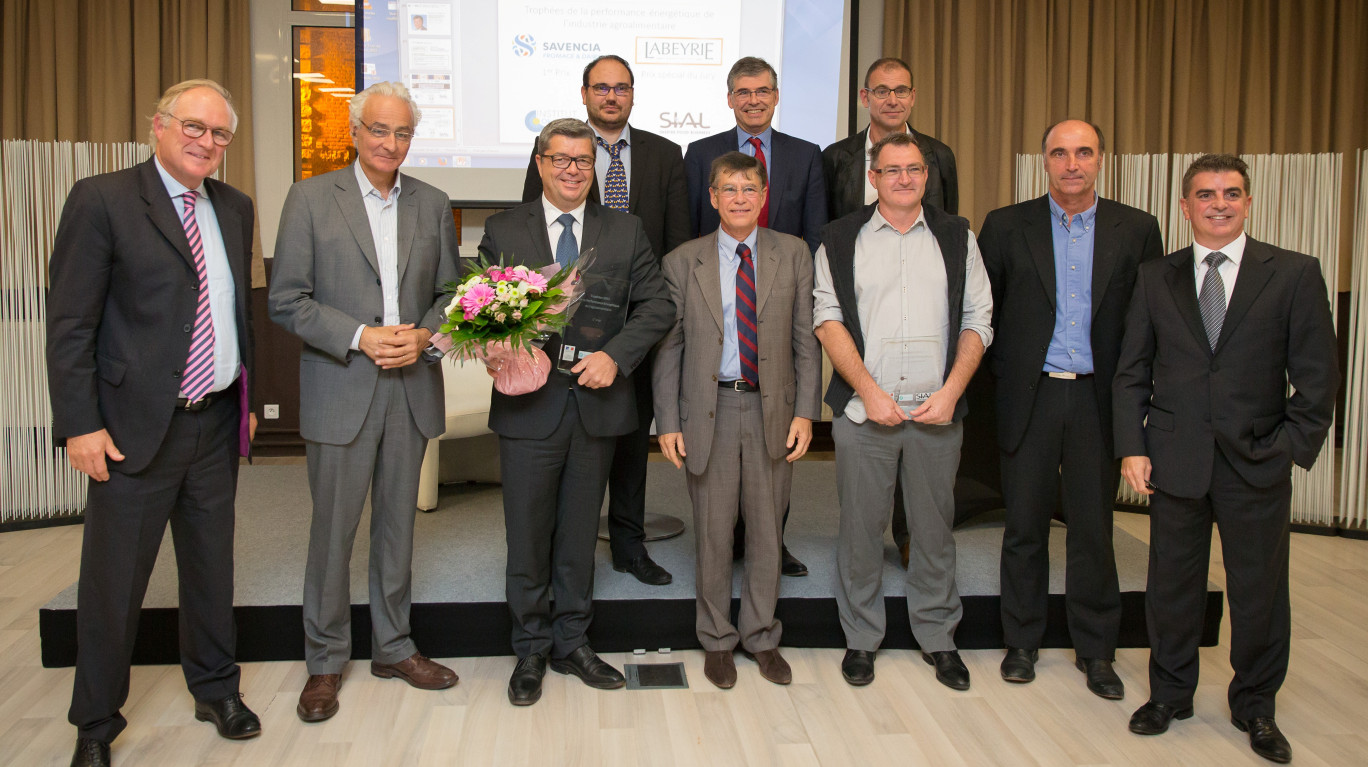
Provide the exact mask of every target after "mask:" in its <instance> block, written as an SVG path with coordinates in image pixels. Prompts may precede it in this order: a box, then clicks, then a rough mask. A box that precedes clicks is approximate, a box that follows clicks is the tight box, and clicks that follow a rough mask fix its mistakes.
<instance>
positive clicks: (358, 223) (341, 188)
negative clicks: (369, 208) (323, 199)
mask: <svg viewBox="0 0 1368 767" xmlns="http://www.w3.org/2000/svg"><path fill="white" fill-rule="evenodd" d="M335 178H336V187H335V188H334V189H333V199H335V200H336V201H337V207H338V208H339V210H340V211H341V213H342V220H343V221H346V222H347V227H348V228H350V229H351V233H352V237H353V238H355V239H356V245H357V247H359V248H361V255H363V256H365V257H366V261H367V262H368V263H369V264H370V266H371V269H373V270H375V273H376V275H379V274H380V259H378V258H377V257H376V255H375V238H373V237H372V236H371V229H370V216H367V215H366V204H365V203H364V202H362V201H361V187H360V186H359V185H357V183H356V171H355V170H353V169H352V168H350V167H348V168H347V169H346V171H345V172H343V173H338V174H337V176H336V177H335Z"/></svg>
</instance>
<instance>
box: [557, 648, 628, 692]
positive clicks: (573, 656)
mask: <svg viewBox="0 0 1368 767" xmlns="http://www.w3.org/2000/svg"><path fill="white" fill-rule="evenodd" d="M551 670H552V671H554V672H556V673H557V674H574V675H575V676H577V677H579V678H580V680H581V681H582V682H584V683H585V684H587V685H589V686H590V687H593V688H595V689H598V690H615V689H617V688H619V687H622V686H624V685H626V684H627V678H626V677H624V676H623V675H622V672H621V671H618V670H617V669H615V668H613V667H612V666H610V665H608V664H607V663H604V662H603V659H601V658H599V656H598V655H596V654H594V651H593V650H591V649H589V645H587V644H584V645H580V646H579V647H578V648H577V649H576V650H575V651H574V652H572V653H570V654H569V655H567V656H565V657H564V658H560V659H554V660H552V661H551Z"/></svg>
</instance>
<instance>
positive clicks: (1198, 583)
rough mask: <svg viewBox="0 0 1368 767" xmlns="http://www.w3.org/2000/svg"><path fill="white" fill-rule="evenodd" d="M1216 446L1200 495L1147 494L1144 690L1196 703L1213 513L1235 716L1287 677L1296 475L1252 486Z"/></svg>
mask: <svg viewBox="0 0 1368 767" xmlns="http://www.w3.org/2000/svg"><path fill="white" fill-rule="evenodd" d="M1215 453H1216V458H1215V463H1214V466H1213V467H1212V473H1211V487H1210V489H1209V490H1208V492H1207V494H1206V495H1204V496H1202V497H1201V498H1179V497H1177V496H1173V495H1169V494H1167V493H1164V492H1162V491H1156V492H1155V493H1154V495H1152V496H1150V558H1149V589H1148V591H1147V592H1146V594H1145V619H1146V621H1147V622H1148V628H1149V640H1150V664H1149V677H1150V700H1153V701H1156V702H1159V703H1166V704H1168V705H1171V706H1175V707H1187V706H1190V705H1192V696H1193V693H1194V692H1195V691H1196V689H1197V672H1198V666H1199V660H1198V651H1197V647H1198V644H1199V642H1200V640H1201V635H1202V616H1203V614H1204V607H1205V604H1206V583H1207V573H1208V566H1209V558H1210V552H1211V523H1212V521H1213V520H1214V521H1215V523H1216V525H1217V527H1218V528H1219V529H1220V531H1221V556H1222V558H1223V559H1224V560H1225V572H1226V595H1227V597H1228V598H1229V600H1230V666H1231V668H1232V669H1233V670H1234V672H1235V675H1234V678H1233V679H1231V681H1230V688H1229V691H1228V698H1229V701H1230V713H1231V714H1232V715H1233V716H1235V717H1237V718H1240V719H1251V718H1253V717H1256V716H1274V715H1275V711H1274V698H1275V697H1276V696H1277V693H1278V689H1279V688H1281V687H1282V683H1283V679H1285V678H1286V677H1287V659H1288V654H1289V649H1290V646H1291V633H1292V608H1291V603H1290V601H1289V598H1288V584H1287V580H1288V575H1287V567H1288V548H1289V537H1290V536H1289V532H1290V529H1291V503H1292V477H1291V474H1290V473H1289V474H1288V476H1287V477H1285V478H1284V479H1283V480H1282V481H1281V482H1279V483H1278V484H1277V485H1275V486H1273V487H1265V488H1259V487H1253V486H1251V485H1250V484H1249V483H1247V482H1245V480H1244V478H1243V477H1241V476H1240V475H1239V473H1238V472H1236V471H1235V468H1234V467H1233V466H1231V465H1230V462H1229V461H1228V460H1226V458H1225V456H1224V455H1222V454H1221V451H1220V449H1219V448H1218V449H1217V450H1216V451H1215ZM1157 472H1158V469H1156V473H1157ZM1226 533H1229V535H1226Z"/></svg>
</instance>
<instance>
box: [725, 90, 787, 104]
mask: <svg viewBox="0 0 1368 767" xmlns="http://www.w3.org/2000/svg"><path fill="white" fill-rule="evenodd" d="M778 92H779V89H778V88H756V89H755V90H751V89H750V88H740V89H738V90H734V91H732V95H733V96H735V97H736V98H737V99H738V100H740V101H745V100H747V99H749V98H750V97H751V96H754V97H756V98H757V99H767V98H769V97H770V96H772V95H774V94H775V93H778Z"/></svg>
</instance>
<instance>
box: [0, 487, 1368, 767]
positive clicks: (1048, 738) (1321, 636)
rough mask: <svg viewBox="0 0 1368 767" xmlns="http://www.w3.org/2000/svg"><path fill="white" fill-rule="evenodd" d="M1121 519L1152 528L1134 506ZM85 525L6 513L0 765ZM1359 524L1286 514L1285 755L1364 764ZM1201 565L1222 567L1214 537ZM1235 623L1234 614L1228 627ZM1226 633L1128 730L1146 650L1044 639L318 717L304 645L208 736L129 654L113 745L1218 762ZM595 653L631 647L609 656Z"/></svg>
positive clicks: (326, 754) (356, 689)
mask: <svg viewBox="0 0 1368 767" xmlns="http://www.w3.org/2000/svg"><path fill="white" fill-rule="evenodd" d="M1118 520H1119V521H1118V524H1120V525H1122V526H1123V527H1124V528H1125V529H1126V530H1127V531H1128V532H1131V533H1132V534H1134V535H1136V536H1138V537H1140V538H1141V539H1147V538H1148V524H1147V519H1146V518H1145V517H1141V516H1134V515H1129V514H1119V515H1118ZM80 535H81V528H80V527H62V528H50V529H44V530H33V531H24V532H11V533H4V534H0V764H5V765H24V766H25V767H27V766H29V765H65V764H66V763H67V762H68V760H69V759H70V758H71V748H72V745H73V743H74V739H75V729H74V728H72V727H71V725H69V724H68V723H67V721H66V710H67V705H68V703H69V700H70V696H71V681H72V670H71V669H44V668H42V667H41V666H40V664H39V655H38V608H39V607H40V606H41V605H42V604H44V603H45V602H46V601H47V600H48V599H50V598H51V597H52V596H53V595H54V594H56V593H57V592H58V591H60V590H62V589H64V588H66V587H67V586H68V585H70V584H71V583H72V582H73V581H74V580H75V578H76V573H77V564H78V559H79V550H80ZM1365 567H1368V542H1364V541H1353V540H1346V539H1343V538H1331V537H1320V536H1310V535H1294V536H1293V539H1292V608H1293V609H1292V619H1293V626H1292V637H1293V646H1292V668H1291V673H1290V674H1289V676H1288V680H1287V684H1286V685H1285V686H1284V687H1283V690H1282V693H1281V695H1280V696H1279V698H1278V703H1279V707H1278V722H1279V723H1280V724H1281V726H1282V728H1283V730H1284V732H1285V733H1286V734H1287V735H1288V737H1289V738H1290V740H1291V741H1292V746H1293V752H1294V754H1295V755H1296V761H1295V764H1299V765H1352V764H1360V765H1361V764H1368V738H1365V735H1364V733H1365V728H1364V726H1363V719H1362V717H1363V715H1364V714H1365V713H1368V642H1366V641H1364V627H1365V626H1368V600H1366V599H1365V597H1364V596H1363V595H1364V594H1368V573H1365ZM1212 579H1213V580H1214V581H1216V582H1217V583H1224V573H1223V571H1222V569H1221V565H1220V547H1219V545H1216V546H1214V547H1213V551H1212ZM1221 636H1222V638H1223V639H1224V638H1227V637H1228V636H1229V625H1228V624H1227V625H1224V626H1223V627H1222V629H1221ZM1228 649H1229V646H1228V644H1227V643H1226V642H1224V641H1223V642H1222V644H1221V645H1220V646H1219V647H1215V648H1208V649H1205V650H1203V652H1202V674H1203V684H1202V686H1201V688H1200V689H1199V690H1198V693H1197V703H1196V706H1197V716H1196V717H1195V718H1193V719H1190V720H1188V721H1185V722H1177V723H1175V724H1174V727H1173V728H1172V729H1171V730H1170V731H1169V732H1168V733H1167V734H1166V735H1162V736H1158V737H1151V738H1145V737H1140V736H1136V735H1132V734H1130V733H1129V732H1128V731H1127V730H1126V721H1127V719H1128V718H1129V716H1130V714H1131V712H1132V711H1133V710H1134V709H1135V708H1136V707H1137V706H1139V705H1140V704H1141V703H1143V702H1144V700H1145V697H1146V682H1145V679H1146V677H1145V664H1146V662H1147V659H1148V655H1149V653H1148V651H1147V650H1122V651H1120V652H1119V653H1118V655H1119V657H1118V671H1119V672H1120V674H1121V676H1122V678H1123V679H1124V680H1125V681H1126V684H1127V695H1126V699H1125V700H1123V701H1117V702H1111V701H1104V700H1102V699H1100V698H1096V697H1094V696H1093V695H1091V694H1090V693H1088V692H1087V691H1086V690H1085V689H1084V687H1083V678H1082V675H1081V674H1080V673H1079V672H1078V671H1076V670H1075V669H1074V668H1073V665H1072V661H1073V653H1072V652H1071V651H1065V650H1046V651H1044V652H1042V653H1041V659H1040V664H1039V666H1038V672H1039V677H1038V679H1037V680H1036V682H1035V683H1033V684H1030V685H1008V684H1005V683H1004V682H1002V681H1001V679H1000V678H999V677H998V672H997V666H998V663H999V661H1000V660H1001V652H1000V651H996V650H994V651H974V652H966V653H964V658H965V662H966V663H967V664H968V665H969V669H970V672H971V674H972V676H973V688H972V689H971V690H970V691H968V692H964V693H956V692H953V691H951V690H948V689H946V688H944V687H942V686H940V685H939V684H937V683H936V682H935V680H934V678H933V676H932V672H931V669H930V667H928V666H926V665H925V664H923V663H922V661H921V659H920V657H919V656H917V655H914V654H913V653H911V652H905V651H888V652H883V653H880V654H879V656H878V664H877V671H878V677H877V679H876V681H875V682H874V684H872V685H870V686H869V687H866V688H862V689H855V688H852V687H849V686H848V685H846V684H845V682H844V681H842V679H841V675H840V669H839V662H840V658H841V652H840V651H839V650H786V651H785V655H786V657H787V658H788V659H789V661H790V662H791V663H792V665H793V677H794V684H793V685H791V686H789V687H777V686H775V685H771V684H769V683H767V682H765V681H764V680H762V679H761V678H760V676H759V674H758V672H757V670H756V668H755V666H754V664H753V663H751V662H749V661H746V660H744V659H738V667H739V671H740V679H739V681H738V683H737V686H736V688H735V689H733V690H731V691H728V692H722V691H718V690H716V689H714V688H713V687H712V685H710V684H708V683H707V681H706V680H705V679H704V678H703V669H702V664H703V656H702V653H700V652H697V651H689V652H679V653H675V654H673V655H672V656H668V657H659V656H648V660H676V661H678V660H682V661H683V662H684V664H685V667H686V669H687V673H688V675H689V679H690V681H691V682H692V684H693V688H692V689H689V690H669V691H653V692H626V691H612V692H598V691H594V690H590V689H588V688H586V687H585V686H584V685H582V684H580V683H579V682H578V680H571V679H569V678H567V677H562V676H559V675H556V674H554V673H552V674H548V676H547V680H546V685H545V694H544V695H543V697H542V700H541V702H540V703H538V704H537V705H535V706H533V707H531V708H529V709H517V708H514V707H512V706H510V705H509V704H508V701H507V699H506V698H505V693H504V689H505V685H506V684H507V681H508V675H509V673H510V672H511V670H512V667H513V659H512V658H511V657H499V658H461V659H455V660H452V661H450V665H451V666H452V667H454V668H455V669H456V671H457V673H459V674H460V676H461V681H460V684H458V685H457V686H456V687H455V688H453V689H451V690H447V691H444V692H423V691H419V690H415V689H412V688H410V687H408V686H407V685H405V684H403V683H402V682H399V681H395V680H388V681H382V680H379V679H376V678H374V677H371V676H370V674H369V673H368V669H367V668H366V666H365V664H356V663H354V664H352V666H351V668H350V675H349V676H347V677H346V679H345V681H344V684H343V687H342V699H341V703H342V710H341V713H339V714H338V715H337V716H336V717H335V718H334V719H332V720H331V721H329V722H326V723H322V724H314V725H305V724H303V723H301V722H300V721H299V720H298V719H297V718H296V717H295V713H294V709H295V702H296V700H297V697H298V695H299V691H300V689H301V688H302V687H303V685H304V680H305V678H306V672H305V669H304V664H303V663H302V662H287V663H255V664H247V665H245V666H244V667H243V684H242V690H243V692H244V693H245V695H246V701H247V704H248V705H249V706H251V707H252V708H253V709H254V710H255V711H256V712H257V713H258V714H259V715H260V716H261V719H262V723H263V728H264V734H263V735H262V736H261V737H260V738H258V739H256V740H254V741H248V742H245V743H234V742H229V741H226V740H222V739H220V738H219V737H218V736H217V735H216V734H215V733H214V729H213V727H212V726H211V725H208V724H203V723H199V722H196V721H195V720H194V717H193V715H192V701H191V698H190V695H189V694H188V693H187V692H186V690H185V685H184V680H183V679H182V677H181V672H180V669H179V667H174V666H152V667H148V666H143V667H136V668H134V669H133V680H132V692H131V695H130V697H129V700H128V704H127V706H126V707H125V708H124V714H125V715H126V716H127V717H128V719H129V722H130V724H129V727H128V729H127V730H126V731H125V732H124V733H123V735H122V736H120V737H119V739H118V740H117V741H116V742H115V744H114V761H115V764H120V765H156V766H157V767H167V766H172V767H174V766H175V765H201V764H203V765H211V764H212V765H251V766H253V767H255V766H256V765H280V766H287V765H309V766H310V767H313V766H314V765H329V766H331V765H354V766H356V767H361V766H362V765H365V766H367V767H369V766H370V765H498V766H499V767H509V766H513V765H524V764H526V765H538V766H540V765H562V764H563V765H585V766H586V767H589V766H590V765H594V766H597V765H708V766H709V767H713V766H716V767H723V766H725V765H783V766H784V767H791V766H796V765H797V766H800V765H824V766H827V767H831V766H835V765H882V764H890V765H891V764H896V765H912V764H917V765H920V764H925V765H937V766H938V767H939V766H941V765H969V766H971V767H977V766H978V765H1033V764H1039V765H1145V767H1152V766H1155V765H1221V767H1233V766H1235V765H1246V764H1267V762H1264V761H1263V760H1261V759H1259V758H1258V757H1256V756H1254V755H1253V754H1252V752H1251V751H1250V750H1249V748H1248V741H1247V740H1246V737H1245V736H1244V735H1242V734H1241V733H1239V732H1237V731H1236V730H1235V729H1234V728H1233V727H1232V726H1231V725H1230V723H1229V711H1228V709H1227V708H1226V702H1225V686H1226V684H1227V683H1228V682H1229V680H1230V667H1229V664H1228V662H1227V654H1228ZM607 659H608V660H609V661H610V662H613V663H615V664H619V665H620V664H622V663H624V662H627V661H629V660H630V659H629V658H628V657H625V656H622V655H610V656H607Z"/></svg>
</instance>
